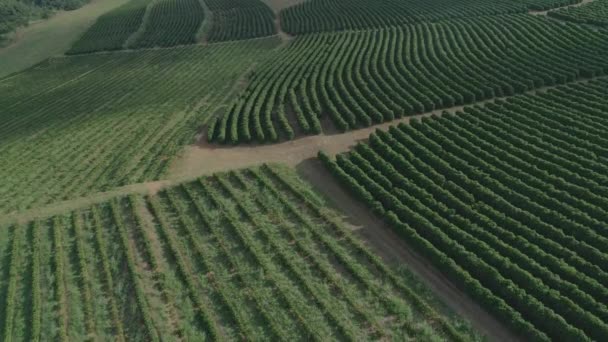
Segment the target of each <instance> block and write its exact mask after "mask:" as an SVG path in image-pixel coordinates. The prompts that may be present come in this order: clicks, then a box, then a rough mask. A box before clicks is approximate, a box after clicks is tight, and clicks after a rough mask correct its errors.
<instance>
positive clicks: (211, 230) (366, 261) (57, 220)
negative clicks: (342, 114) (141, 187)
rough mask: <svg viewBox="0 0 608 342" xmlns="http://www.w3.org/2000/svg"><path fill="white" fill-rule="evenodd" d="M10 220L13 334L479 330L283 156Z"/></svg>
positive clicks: (5, 261)
mask: <svg viewBox="0 0 608 342" xmlns="http://www.w3.org/2000/svg"><path fill="white" fill-rule="evenodd" d="M3 231H4V234H2V235H0V265H2V270H3V272H2V274H0V298H3V299H4V300H3V302H1V303H0V304H1V306H0V310H2V311H0V312H1V313H2V315H0V316H1V317H3V321H0V331H1V332H3V334H2V337H3V338H4V340H10V339H14V340H38V339H45V340H46V339H60V340H84V339H86V338H87V336H96V338H99V339H102V340H107V339H118V340H148V341H154V340H167V339H170V340H171V339H186V340H202V339H220V340H239V339H242V338H247V339H248V340H268V339H272V340H284V341H295V340H327V339H347V340H348V339H361V338H362V339H368V338H369V339H378V338H391V339H398V340H405V339H412V338H415V339H423V340H431V339H433V340H436V339H442V338H449V339H452V340H461V341H470V340H472V339H476V336H475V335H471V334H470V332H469V330H468V328H466V326H462V324H461V322H457V321H456V322H454V321H452V320H451V319H450V318H449V317H447V316H444V315H442V314H440V313H439V312H440V311H437V310H436V308H434V307H432V306H430V305H429V304H428V302H427V301H425V300H424V299H423V298H422V297H420V296H419V295H418V294H417V293H416V292H414V291H413V290H412V288H411V287H410V285H409V284H408V282H407V280H406V278H404V277H402V276H401V275H400V274H399V273H398V272H396V271H394V270H392V269H391V268H390V267H388V266H386V265H385V264H384V263H383V262H382V261H380V260H379V259H378V258H377V257H376V256H375V255H374V254H372V253H371V252H370V251H369V250H368V249H367V248H366V247H365V246H364V245H362V243H361V242H360V241H359V240H358V239H357V238H356V237H354V235H352V233H350V231H349V230H348V229H347V228H345V227H344V225H343V223H342V222H341V220H340V218H339V217H338V216H337V215H336V213H335V212H333V211H331V210H328V209H326V208H325V204H324V202H323V201H322V200H320V199H319V198H318V197H317V196H316V195H315V194H314V193H312V192H310V190H309V189H308V188H307V186H306V185H305V184H304V183H302V182H301V181H300V180H299V179H297V178H296V177H295V176H294V174H293V172H292V171H289V170H288V169H285V168H282V167H276V166H273V167H268V166H264V167H261V168H253V169H246V170H241V171H236V172H229V173H225V174H217V175H215V176H212V177H206V178H201V179H198V180H196V181H192V182H189V183H185V184H182V185H180V186H176V187H173V188H168V189H166V190H163V191H161V192H160V193H159V194H157V195H154V196H147V197H145V198H142V197H138V196H129V197H123V198H117V199H114V200H111V201H108V202H104V203H100V204H98V205H95V206H92V207H89V208H84V209H80V210H77V211H74V212H71V213H68V214H64V215H58V216H55V217H51V218H48V219H41V220H38V221H35V222H28V223H23V224H20V225H15V226H12V227H3ZM30 294H31V295H30Z"/></svg>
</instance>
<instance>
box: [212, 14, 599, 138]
mask: <svg viewBox="0 0 608 342" xmlns="http://www.w3.org/2000/svg"><path fill="white" fill-rule="evenodd" d="M500 25H507V26H509V28H510V29H509V31H504V30H502V29H500ZM606 55H608V35H607V33H606V32H605V31H600V32H596V31H595V30H593V29H590V28H583V27H578V26H574V25H562V24H561V23H559V22H556V21H553V20H549V19H546V18H539V17H533V16H529V15H508V16H493V17H479V18H475V19H470V18H468V19H458V20H446V21H443V22H440V23H435V24H427V23H423V24H416V25H407V26H396V27H390V28H385V29H375V30H367V31H354V32H347V33H323V34H309V35H303V36H301V37H298V38H296V39H295V40H294V41H292V42H290V43H289V44H288V45H287V46H286V47H285V48H284V49H282V50H281V51H280V53H277V54H276V55H275V56H273V58H272V59H269V60H268V61H267V62H266V63H265V64H263V65H261V66H260V67H259V68H258V70H257V72H256V74H255V77H254V78H253V79H252V80H251V82H250V84H249V86H248V87H247V89H245V90H243V92H242V94H240V96H239V97H237V98H235V99H234V100H233V101H232V102H233V103H232V104H231V105H230V106H229V108H228V110H227V111H226V113H225V114H224V116H223V117H219V118H218V120H217V121H216V122H215V123H214V124H211V125H210V126H209V132H208V139H209V140H210V141H216V142H219V143H226V142H228V143H240V142H251V141H258V142H266V141H270V142H275V141H277V140H280V139H293V138H294V136H296V135H297V134H296V133H298V132H300V134H318V133H320V132H321V131H322V130H323V127H322V124H321V122H322V121H329V120H330V121H331V122H332V123H333V125H334V126H335V127H336V128H337V129H338V130H339V131H342V132H343V131H347V130H350V129H356V128H360V127H367V126H370V125H373V124H377V123H381V122H384V121H390V120H393V119H395V118H399V117H402V116H407V115H412V114H417V113H422V112H428V111H432V110H434V109H439V108H449V107H453V106H458V105H463V104H468V103H473V102H476V101H482V100H486V99H491V98H495V97H501V96H510V95H514V94H518V93H522V92H525V91H529V90H533V89H536V88H542V87H545V86H553V85H556V84H561V83H565V82H572V81H574V80H577V79H580V78H588V77H594V76H598V75H603V74H605V73H606V71H608V59H606V58H605V56H606Z"/></svg>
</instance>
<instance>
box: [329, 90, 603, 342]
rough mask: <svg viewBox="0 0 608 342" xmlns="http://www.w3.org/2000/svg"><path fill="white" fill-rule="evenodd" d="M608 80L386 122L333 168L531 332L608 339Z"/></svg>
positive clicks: (507, 318)
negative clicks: (387, 125)
mask: <svg viewBox="0 0 608 342" xmlns="http://www.w3.org/2000/svg"><path fill="white" fill-rule="evenodd" d="M607 93H608V80H607V79H605V78H603V79H598V80H594V81H590V82H588V83H584V84H575V85H569V86H562V87H558V88H556V89H552V90H549V91H547V92H541V93H539V94H537V95H525V96H515V97H512V98H509V99H507V100H506V101H498V102H497V103H494V104H488V105H485V106H482V107H480V106H475V107H467V108H466V109H465V111H464V112H461V113H458V114H456V115H452V114H444V115H442V116H441V117H436V116H435V117H432V118H428V119H422V120H421V121H418V120H414V121H411V123H410V124H409V125H406V124H401V125H399V126H397V127H391V128H390V129H389V130H388V132H385V131H377V132H376V133H374V134H372V135H371V136H370V137H369V142H366V143H361V144H359V145H357V146H356V147H355V148H354V149H353V151H352V152H349V153H345V154H340V155H338V156H337V159H336V160H335V161H332V160H330V159H329V158H328V157H327V156H326V155H324V154H320V157H321V159H322V160H323V161H324V162H325V164H326V165H327V167H328V168H329V169H330V170H331V171H332V173H333V174H334V175H335V176H336V177H337V178H338V179H339V180H340V181H342V182H343V184H344V185H345V186H346V187H347V188H349V189H350V190H352V193H353V194H355V195H356V196H358V197H359V198H360V199H361V200H363V202H365V203H366V204H367V205H368V206H369V207H370V208H371V209H373V210H374V212H375V213H377V214H378V215H379V216H381V217H383V218H385V219H386V221H387V222H389V224H390V225H391V226H392V227H393V228H394V229H395V231H397V232H398V233H399V234H401V236H403V238H404V239H405V240H406V241H407V242H408V244H410V245H411V246H413V247H414V248H416V249H417V250H418V251H419V252H420V253H422V254H424V255H425V256H426V257H427V258H428V259H429V260H431V261H432V262H433V263H434V264H435V266H436V267H437V268H438V269H440V270H442V271H443V272H444V273H445V274H446V275H448V276H449V277H451V279H452V280H453V281H454V282H455V283H457V284H458V285H459V286H460V287H462V288H464V289H466V290H467V291H468V292H469V294H470V295H471V296H472V297H474V298H475V299H476V300H477V301H478V302H479V303H482V304H483V305H485V307H486V308H487V310H488V311H490V312H493V313H494V314H495V315H496V316H498V317H500V318H502V320H503V321H504V322H507V323H508V324H510V325H511V327H512V328H513V330H514V331H516V332H518V333H520V334H521V335H522V336H523V337H525V339H526V340H530V341H532V340H534V341H548V340H553V341H566V340H567V341H591V340H594V341H603V340H606V339H607V338H608V308H607V306H606V303H608V267H607V265H608V254H607V251H608V230H607V227H608V210H607V209H606V208H608V188H607V186H608V179H607V178H606V175H607V174H608V159H607V158H608V153H607V152H608V140H607V139H606V137H607V136H608V97H607V96H606V94H607Z"/></svg>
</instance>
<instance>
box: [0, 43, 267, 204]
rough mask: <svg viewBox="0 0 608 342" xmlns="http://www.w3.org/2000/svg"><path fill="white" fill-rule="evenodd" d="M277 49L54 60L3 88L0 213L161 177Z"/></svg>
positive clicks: (2, 83)
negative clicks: (249, 72) (244, 79)
mask: <svg viewBox="0 0 608 342" xmlns="http://www.w3.org/2000/svg"><path fill="white" fill-rule="evenodd" d="M275 44H276V42H275V41H274V40H272V39H267V40H257V41H249V42H241V43H227V44H221V45H216V46H209V47H201V46H192V47H183V48H175V49H162V50H146V51H137V52H129V53H113V54H98V55H82V56H72V57H64V58H54V59H51V60H49V61H47V62H45V63H42V64H40V65H38V66H37V67H35V68H33V69H30V70H28V71H26V72H24V73H21V74H18V75H15V76H13V77H9V78H6V79H4V80H0V179H2V181H1V182H0V212H6V211H11V210H18V209H25V208H28V207H32V206H36V205H43V204H46V203H49V202H50V201H56V200H62V199H68V198H74V197H77V196H81V195H84V194H87V193H90V192H91V191H101V190H107V189H110V188H112V187H116V186H120V185H126V184H130V183H136V182H141V181H143V180H150V179H156V178H158V177H160V176H161V175H163V174H164V173H165V171H166V170H167V168H168V166H169V163H170V162H171V160H172V159H173V157H174V156H175V155H176V154H177V153H178V152H179V150H180V149H181V147H182V146H183V145H185V144H187V143H190V142H191V141H192V139H193V136H194V134H195V133H196V132H195V130H194V129H193V128H192V127H197V126H198V125H200V124H201V123H202V122H204V121H205V120H206V118H207V117H208V116H209V115H210V114H211V113H213V112H214V111H215V110H216V106H218V105H219V104H221V103H223V102H224V98H225V97H228V96H230V95H231V88H232V86H233V84H234V82H236V80H237V79H238V78H239V77H240V76H241V75H242V74H244V73H245V72H246V70H247V69H248V68H249V67H250V65H251V64H252V63H253V62H255V61H256V60H257V59H259V58H262V57H263V56H265V55H266V54H268V53H270V52H271V48H272V47H273V46H275ZM210 65H213V67H210Z"/></svg>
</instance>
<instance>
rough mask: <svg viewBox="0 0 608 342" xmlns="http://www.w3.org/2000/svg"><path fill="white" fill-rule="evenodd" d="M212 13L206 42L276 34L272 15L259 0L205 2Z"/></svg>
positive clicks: (212, 0)
mask: <svg viewBox="0 0 608 342" xmlns="http://www.w3.org/2000/svg"><path fill="white" fill-rule="evenodd" d="M206 3H207V6H208V7H209V9H210V10H211V12H212V13H213V19H212V23H211V28H210V30H209V32H208V36H207V40H208V41H210V42H218V41H226V40H238V39H248V38H255V37H264V36H270V35H273V34H276V33H277V30H276V27H275V23H274V13H273V12H272V10H271V9H270V8H269V7H268V6H266V4H264V3H263V2H261V1H260V0H207V1H206Z"/></svg>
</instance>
